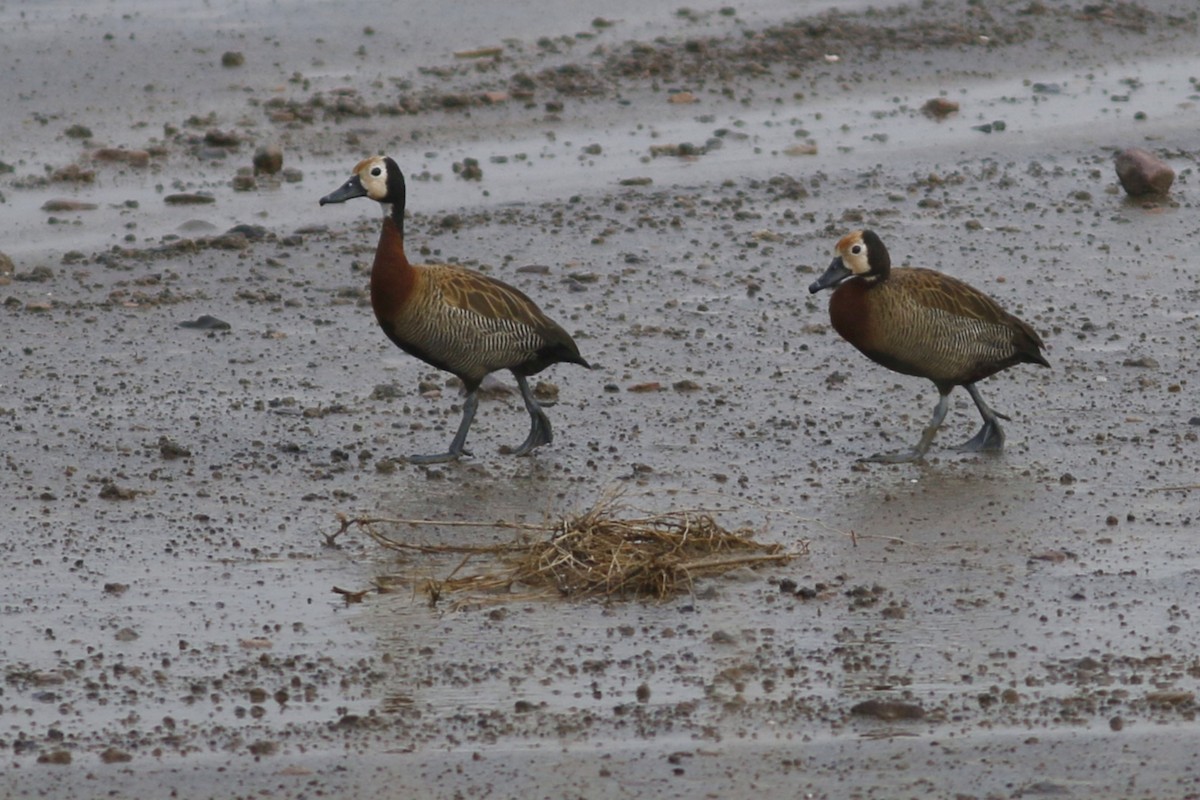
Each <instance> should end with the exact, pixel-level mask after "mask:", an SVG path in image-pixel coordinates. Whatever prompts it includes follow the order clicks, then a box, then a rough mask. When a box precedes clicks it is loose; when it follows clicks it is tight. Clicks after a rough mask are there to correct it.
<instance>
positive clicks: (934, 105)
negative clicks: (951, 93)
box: [921, 97, 958, 119]
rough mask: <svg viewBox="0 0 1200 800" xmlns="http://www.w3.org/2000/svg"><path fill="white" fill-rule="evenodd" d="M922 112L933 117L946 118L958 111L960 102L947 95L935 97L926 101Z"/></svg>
mask: <svg viewBox="0 0 1200 800" xmlns="http://www.w3.org/2000/svg"><path fill="white" fill-rule="evenodd" d="M921 113H923V114H924V115H925V116H927V117H930V118H932V119H945V118H946V117H948V116H950V115H951V114H957V113H958V103H956V102H954V101H953V100H947V99H946V98H945V97H934V98H931V99H929V100H926V101H925V105H923V106H921Z"/></svg>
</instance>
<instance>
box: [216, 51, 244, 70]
mask: <svg viewBox="0 0 1200 800" xmlns="http://www.w3.org/2000/svg"><path fill="white" fill-rule="evenodd" d="M245 63H246V56H245V55H243V54H242V53H238V52H236V51H233V50H229V51H226V52H225V53H224V54H222V55H221V66H222V67H240V66H242V65H243V64H245Z"/></svg>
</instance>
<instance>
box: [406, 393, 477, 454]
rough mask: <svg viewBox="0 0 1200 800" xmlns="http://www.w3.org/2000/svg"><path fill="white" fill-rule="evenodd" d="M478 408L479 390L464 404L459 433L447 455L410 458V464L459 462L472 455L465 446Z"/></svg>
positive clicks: (455, 436)
mask: <svg viewBox="0 0 1200 800" xmlns="http://www.w3.org/2000/svg"><path fill="white" fill-rule="evenodd" d="M478 408H479V390H478V389H476V390H475V391H473V392H471V393H470V394H468V395H467V401H466V402H465V403H463V415H462V422H460V423H458V433H456V434H454V440H453V441H452V442H450V449H449V450H447V451H446V452H445V453H437V454H435V455H431V456H409V457H408V460H409V463H411V464H439V463H441V462H444V461H457V460H458V459H460V458H462V457H463V456H464V455H467V456H469V455H471V451H470V450H467V449H466V448H465V447H464V445H466V443H467V431H469V430H470V429H471V423H472V422H474V421H475V411H476V409H478Z"/></svg>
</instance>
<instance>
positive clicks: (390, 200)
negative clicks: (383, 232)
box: [384, 158, 407, 236]
mask: <svg viewBox="0 0 1200 800" xmlns="http://www.w3.org/2000/svg"><path fill="white" fill-rule="evenodd" d="M384 163H385V164H386V165H387V202H385V203H384V209H385V213H387V215H388V216H390V217H391V218H392V222H394V223H396V230H398V231H400V235H401V236H403V235H404V203H405V200H406V199H407V198H406V195H407V191H406V189H405V186H404V173H403V172H401V171H400V166H399V165H398V164H397V163H396V162H395V161H393V160H392V159H391V158H386V159H384Z"/></svg>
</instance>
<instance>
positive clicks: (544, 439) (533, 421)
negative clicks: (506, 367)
mask: <svg viewBox="0 0 1200 800" xmlns="http://www.w3.org/2000/svg"><path fill="white" fill-rule="evenodd" d="M513 377H515V378H516V379H517V386H519V387H520V389H521V397H523V398H524V399H525V410H526V411H528V412H529V420H530V422H529V435H528V436H526V437H525V441H524V442H522V443H521V446H520V447H518V448H517V449H516V450H514V451H513V455H516V456H527V455H529V454H530V453H531V452H532V451H533V448H535V447H541V446H542V445H544V444H550V442H552V441H554V431H553V430H552V429H551V428H550V418H549V417H547V416H546V412H545V411H542V407H541V406H539V405H538V401H537V400H535V399H534V397H533V392H532V391H530V389H529V382H528V381H527V380H525V376H524V375H517V373H515V372H514V373H513Z"/></svg>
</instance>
